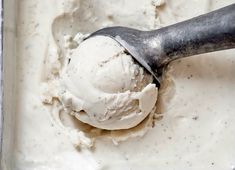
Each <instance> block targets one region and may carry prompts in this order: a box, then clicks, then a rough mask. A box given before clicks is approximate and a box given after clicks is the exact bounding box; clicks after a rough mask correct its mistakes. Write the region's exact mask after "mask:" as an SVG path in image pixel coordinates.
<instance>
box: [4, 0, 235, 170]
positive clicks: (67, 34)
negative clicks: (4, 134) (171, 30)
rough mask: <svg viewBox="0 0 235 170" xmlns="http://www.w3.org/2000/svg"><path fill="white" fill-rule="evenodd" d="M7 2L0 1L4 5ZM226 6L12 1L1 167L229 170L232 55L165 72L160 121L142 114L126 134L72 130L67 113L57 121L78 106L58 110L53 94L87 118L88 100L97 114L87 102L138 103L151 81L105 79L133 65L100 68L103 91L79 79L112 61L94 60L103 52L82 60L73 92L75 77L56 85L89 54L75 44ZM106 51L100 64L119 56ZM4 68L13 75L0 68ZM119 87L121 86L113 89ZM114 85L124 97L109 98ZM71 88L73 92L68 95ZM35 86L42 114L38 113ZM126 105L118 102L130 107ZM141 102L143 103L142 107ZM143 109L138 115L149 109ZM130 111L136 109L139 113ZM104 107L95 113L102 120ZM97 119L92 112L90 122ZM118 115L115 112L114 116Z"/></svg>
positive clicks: (208, 0)
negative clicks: (8, 131)
mask: <svg viewBox="0 0 235 170" xmlns="http://www.w3.org/2000/svg"><path fill="white" fill-rule="evenodd" d="M10 1H11V0H7V1H6V3H5V5H7V3H10ZM234 2H235V1H234V0H226V1H216V0H192V1H188V0H177V1H175V0H165V1H163V0H118V1H117V0H108V1H107V0H50V1H49V0H21V1H20V0H18V1H17V5H18V6H17V10H16V13H17V15H16V16H17V19H16V20H17V29H16V31H17V32H16V33H14V34H13V33H12V31H13V30H14V29H8V28H7V29H6V31H8V33H12V36H13V35H17V39H16V50H17V51H16V57H15V59H16V60H11V61H9V63H12V62H13V61H16V62H17V63H16V69H17V70H16V75H15V82H13V84H14V86H15V88H16V96H15V98H14V99H13V100H9V103H8V105H7V106H8V107H13V104H14V103H15V107H14V108H15V111H16V113H15V114H14V117H15V122H12V124H14V125H15V129H14V136H15V138H14V140H13V141H14V146H13V147H12V149H13V150H14V152H13V154H12V155H10V156H9V160H10V161H11V164H10V165H5V167H6V168H5V169H13V170H33V169H36V170H54V169H55V170H104V169H107V170H120V169H122V170H130V169H135V170H143V169H144V170H155V169H164V170H172V169H175V170H181V169H188V170H195V169H215V170H234V168H235V146H234V143H235V136H234V133H235V124H234V122H235V116H234V113H235V108H234V106H235V100H234V98H235V91H234V84H235V77H234V75H235V57H234V54H235V53H234V52H235V51H234V50H226V51H222V52H215V53H210V54H203V55H199V56H194V57H189V58H185V59H181V60H177V61H174V62H172V63H171V64H170V65H169V69H168V71H167V76H168V79H166V80H167V81H168V80H169V83H168V82H164V81H162V83H163V84H161V88H160V89H159V90H158V99H157V106H160V107H157V109H160V110H159V112H160V113H162V114H161V116H162V119H157V120H156V119H155V117H156V116H158V115H159V114H158V113H156V112H151V113H150V114H149V116H147V117H146V119H145V120H144V121H143V122H146V120H147V122H150V123H149V124H142V122H141V123H140V124H139V125H137V126H136V127H134V128H131V129H128V130H111V131H108V130H100V129H97V128H94V127H92V126H88V125H86V124H85V123H82V122H81V121H79V120H78V119H76V118H75V117H74V115H75V114H74V113H73V115H72V116H70V112H68V113H64V110H66V109H67V108H73V107H72V106H74V107H75V106H78V104H74V105H71V103H70V102H69V100H67V99H65V100H64V99H63V100H62V98H63V97H64V98H65V97H66V95H63V93H62V92H63V89H64V90H66V91H65V92H67V93H68V92H69V93H70V95H72V97H71V99H73V100H76V102H77V100H80V101H79V102H80V103H86V104H83V105H81V106H82V107H81V108H74V109H76V110H80V109H84V111H85V109H86V111H87V110H91V109H93V108H92V107H90V106H89V107H88V105H89V104H94V103H95V100H96V101H97V102H101V104H103V103H102V101H100V100H98V99H96V98H95V97H97V96H101V97H104V94H105V95H107V94H108V95H110V96H111V95H117V94H118V95H120V94H122V93H125V91H128V90H129V91H130V93H132V94H134V93H135V95H133V96H138V95H137V93H138V94H140V95H139V96H144V94H145V90H150V89H154V88H153V87H151V86H153V85H152V83H151V78H150V77H149V76H147V75H145V73H144V72H143V74H139V75H138V76H137V77H138V78H136V79H135V81H136V82H134V80H133V82H131V81H129V80H131V75H133V73H129V76H124V72H123V74H120V73H119V74H118V76H116V75H115V74H116V72H117V71H118V70H119V67H114V66H113V67H112V65H118V64H120V63H121V61H123V62H125V63H126V64H127V65H128V64H130V66H131V67H127V69H126V70H125V71H130V72H131V71H132V70H134V66H135V62H133V61H132V60H131V57H130V56H128V54H123V55H121V56H120V57H119V58H115V60H110V61H109V60H108V61H109V62H107V63H104V64H106V65H107V67H102V69H97V71H96V74H103V73H105V72H107V71H108V70H105V68H108V67H112V69H109V74H108V75H113V77H111V78H114V77H115V78H116V79H114V80H113V81H110V83H107V82H106V80H107V79H106V78H104V77H100V76H92V75H93V74H91V73H90V72H89V71H92V70H95V69H96V67H97V68H98V67H99V65H96V62H94V61H95V60H100V61H103V60H105V57H106V59H108V58H109V57H111V56H112V55H101V53H104V54H107V53H105V52H104V51H106V50H108V49H109V48H107V49H104V48H102V49H103V50H104V51H101V53H98V52H97V55H96V57H94V59H95V60H93V58H92V55H88V56H87V57H89V58H92V59H91V60H90V59H89V64H93V66H94V67H87V66H89V65H86V64H84V65H81V67H82V68H83V69H84V72H81V74H79V75H81V76H83V77H84V78H85V79H86V81H81V82H80V81H79V79H80V78H79V77H78V79H75V78H77V76H76V75H78V72H75V73H77V74H74V75H71V76H74V78H73V79H68V80H69V81H71V82H72V83H68V82H69V81H67V80H66V81H62V80H63V79H66V75H64V74H66V71H68V72H70V69H71V71H72V67H73V65H74V66H76V65H79V63H77V62H78V61H79V60H80V58H79V56H78V55H76V54H78V49H80V48H85V46H86V45H89V44H86V43H91V42H89V41H87V42H86V41H84V42H82V43H81V44H80V46H78V47H76V42H77V43H80V42H81V41H82V39H83V35H86V34H90V33H92V32H94V31H96V30H98V29H101V28H103V27H106V26H117V25H120V26H127V27H132V28H137V29H141V30H151V29H157V28H159V27H162V26H168V25H170V24H174V23H177V22H180V21H183V20H186V19H189V18H192V17H195V16H198V15H201V14H204V13H206V12H210V11H212V10H214V9H218V8H221V7H223V6H226V5H229V4H232V3H234ZM159 5H160V6H159ZM9 9H12V7H10V8H9ZM9 11H10V10H9ZM11 16H12V15H11ZM6 23H7V22H5V24H6ZM9 28H11V27H9ZM75 39H76V42H74V40H75ZM98 39H99V40H100V38H98ZM71 40H72V41H71ZM91 41H92V40H91ZM97 41H98V40H97ZM108 41H109V40H108ZM70 42H71V43H70ZM102 42H103V40H102ZM102 42H101V43H102ZM83 43H85V44H83ZM112 43H113V42H112ZM82 44H83V45H82ZM93 45H94V44H93ZM97 45H98V44H97ZM89 46H90V45H89ZM115 46H116V45H115V43H114V44H113V50H110V52H109V54H110V53H111V54H114V52H116V53H118V52H120V51H122V50H123V49H122V48H121V47H115ZM9 47H11V43H9ZM95 48H96V47H95ZM95 48H90V47H89V48H88V49H86V51H84V52H85V53H86V54H93V53H94V51H92V50H91V49H95ZM97 50H98V48H97ZM98 54H99V55H100V57H99V55H98ZM125 56H126V57H125ZM75 57H76V58H75ZM124 57H125V58H126V59H124ZM69 59H71V60H70V61H69ZM7 60H10V58H7ZM81 60H83V58H82V59H81ZM86 61H87V62H88V60H86ZM105 61H106V60H105ZM68 63H69V64H68ZM6 68H10V69H13V68H15V67H11V66H5V69H6ZM76 68H79V67H76ZM79 69H80V68H79ZM136 70H138V71H140V72H141V70H142V69H141V67H138V68H136ZM82 71H83V70H82ZM85 71H86V73H85ZM83 73H84V75H83ZM85 74H86V75H85ZM104 75H107V74H104ZM114 75H115V76H114ZM134 75H135V74H134ZM141 75H142V76H144V77H145V78H143V80H145V81H141V80H140V79H139V77H140V76H141ZM124 77H125V81H123V80H122V81H118V80H119V79H122V78H124ZM9 78H10V77H9ZM12 79H13V77H12ZM104 80H105V81H104ZM66 82H67V83H66ZM111 82H112V83H113V82H115V84H114V83H113V84H111ZM124 82H125V83H126V84H125V86H124V91H120V93H117V92H118V91H119V88H121V87H122V85H123V84H122V83H124ZM62 83H64V85H62ZM80 83H81V84H80ZM164 83H166V84H165V85H164ZM134 84H139V86H138V87H140V89H138V90H137V89H136V90H133V88H134ZM44 85H45V86H44ZM72 85H73V86H76V87H70V86H72ZM110 85H112V86H110ZM42 86H43V89H44V91H45V93H43V94H44V95H43V96H44V97H45V98H44V99H45V100H44V101H45V102H46V104H44V103H42V98H41V97H42V95H41V94H42V90H41V89H42ZM82 86H86V87H84V88H85V89H88V86H90V89H92V90H89V91H88V90H85V89H83V90H82V91H79V90H76V89H77V88H78V87H80V88H82ZM45 89H46V90H45ZM79 93H86V94H87V95H81V94H79ZM95 93H96V94H95ZM155 93H156V92H155ZM88 94H89V95H88ZM97 94H98V95H97ZM92 96H93V97H92ZM145 96H147V95H145ZM88 97H89V100H87V99H88ZM91 99H92V100H91ZM129 99H132V98H129ZM129 99H128V98H127V100H128V101H131V100H129ZM14 101H15V102H14ZM87 101H89V102H87ZM139 101H140V100H139ZM143 101H146V102H149V99H148V100H143ZM74 102H75V101H74ZM76 102H75V103H76ZM113 103H114V100H113V101H110V103H109V104H110V106H112V107H113V106H115V105H112V104H113ZM67 104H68V105H67ZM125 104H126V103H125ZM85 105H86V108H85ZM144 105H145V106H148V105H149V103H148V104H144ZM107 106H108V105H105V107H107ZM136 106H138V107H139V106H140V104H139V105H136ZM105 107H103V106H102V107H100V108H101V110H102V109H104V108H105ZM115 107H116V106H115ZM141 107H142V106H140V107H139V108H141ZM154 107H156V105H155V106H154ZM149 109H150V106H149ZM91 113H92V112H89V114H91ZM101 113H102V111H100V112H99V114H101ZM119 113H120V112H119ZM119 113H118V112H116V114H117V115H118V114H119ZM145 113H147V112H145ZM6 114H7V115H8V114H9V112H6ZM54 115H57V117H55V116H54ZM86 115H87V116H85V117H84V119H85V120H86V121H94V122H95V121H96V119H90V118H89V115H88V112H87V114H86ZM119 116H121V115H119ZM122 116H123V115H122ZM151 116H152V117H153V120H152V117H151ZM117 117H118V116H117ZM57 120H59V121H57ZM81 120H82V119H81ZM115 122H116V121H115ZM92 123H93V122H92ZM103 123H104V122H103ZM103 123H102V124H100V122H99V125H100V126H101V125H102V126H104V124H103ZM110 123H111V122H110ZM152 123H155V126H152V125H153V124H152ZM12 124H9V125H8V124H7V128H9V127H12ZM85 125H86V126H85ZM106 125H107V124H106ZM125 125H126V124H125ZM110 126H111V125H110ZM113 126H114V125H113ZM118 126H120V124H119V125H118ZM115 127H117V124H116V125H115ZM137 131H138V134H137V133H136V132H137ZM123 133H125V136H124V137H125V139H124V138H122V139H124V140H123V141H121V142H119V141H118V142H116V141H115V140H116V138H114V137H113V136H114V134H115V137H116V136H117V137H120V136H122V135H123ZM93 134H95V135H96V136H95V139H94V140H95V141H94V142H95V143H94V146H95V147H94V148H90V147H86V146H91V145H92V141H93V136H92V135H93ZM107 137H108V138H107ZM74 143H75V144H76V145H74ZM81 146H82V147H81ZM83 146H84V147H83ZM3 163H5V162H3Z"/></svg>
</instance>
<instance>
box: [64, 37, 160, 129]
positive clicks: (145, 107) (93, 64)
mask: <svg viewBox="0 0 235 170" xmlns="http://www.w3.org/2000/svg"><path fill="white" fill-rule="evenodd" d="M69 58H70V62H69V64H68V65H67V67H66V68H65V70H64V72H63V73H62V76H61V77H62V78H61V79H62V80H61V87H62V89H63V90H62V91H61V93H60V100H61V102H62V104H63V105H64V107H65V108H66V109H68V110H70V111H72V112H73V113H74V115H75V117H76V118H77V119H79V120H80V121H82V122H84V123H87V124H90V125H92V126H95V127H97V128H101V129H109V130H115V129H128V128H131V127H134V126H136V125H137V124H139V123H140V122H141V121H142V120H144V119H145V118H146V116H147V115H148V114H149V113H150V112H151V111H152V110H153V109H154V106H155V103H156V100H157V92H158V89H157V87H156V85H155V84H153V83H152V81H153V77H152V76H151V75H150V74H149V73H147V72H146V71H145V70H144V69H143V68H142V67H141V66H140V65H139V64H138V63H136V62H135V61H134V59H133V58H132V56H131V55H129V54H127V53H126V52H125V49H124V48H123V47H122V46H121V45H119V43H117V42H116V41H115V40H113V39H111V38H109V37H105V36H96V37H93V38H89V39H87V40H85V41H84V42H82V43H81V44H80V45H79V46H78V47H77V48H76V49H74V50H73V51H72V52H71V54H70V56H69Z"/></svg>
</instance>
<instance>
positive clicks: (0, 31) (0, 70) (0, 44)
mask: <svg viewBox="0 0 235 170" xmlns="http://www.w3.org/2000/svg"><path fill="white" fill-rule="evenodd" d="M3 1H4V0H0V167H1V161H2V147H3V146H2V142H3V120H4V117H3V16H4V14H3Z"/></svg>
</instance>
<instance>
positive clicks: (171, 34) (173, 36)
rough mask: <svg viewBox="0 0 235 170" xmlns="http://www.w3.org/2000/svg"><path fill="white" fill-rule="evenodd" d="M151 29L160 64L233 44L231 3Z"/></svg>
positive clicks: (234, 20) (234, 16) (234, 28)
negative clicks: (187, 18)
mask: <svg viewBox="0 0 235 170" xmlns="http://www.w3.org/2000/svg"><path fill="white" fill-rule="evenodd" d="M152 33H153V34H155V36H158V39H159V38H160V41H161V53H162V54H161V57H162V61H161V62H162V63H161V64H164V63H167V62H170V61H171V60H174V59H177V58H182V57H188V56H192V55H196V54H202V53H208V52H212V51H219V50H225V49H230V48H235V4H232V5H229V6H227V7H224V8H221V9H218V10H215V11H213V12H210V13H207V14H205V15H201V16H198V17H195V18H192V19H190V20H187V21H184V22H180V23H177V24H174V25H171V26H168V27H164V28H161V29H159V30H157V31H153V32H152ZM159 36H160V37H159Z"/></svg>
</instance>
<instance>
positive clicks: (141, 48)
mask: <svg viewBox="0 0 235 170" xmlns="http://www.w3.org/2000/svg"><path fill="white" fill-rule="evenodd" d="M96 35H104V36H109V37H111V38H113V39H114V40H116V41H117V42H119V43H120V44H121V45H122V46H123V47H124V48H125V49H126V50H127V52H128V53H130V54H131V55H132V56H133V57H134V58H135V59H136V60H137V61H138V62H139V63H140V64H141V65H142V66H143V67H144V68H146V69H147V70H148V71H149V72H150V73H151V74H152V75H153V76H154V77H155V79H156V80H157V85H160V78H161V72H162V68H164V66H165V65H166V64H167V63H169V62H170V61H172V60H175V59H178V58H183V57H188V56H192V55H196V54H202V53H208V52H212V51H218V50H225V49H230V48H235V4H232V5H230V6H227V7H224V8H221V9H218V10H215V11H213V12H210V13H207V14H205V15H201V16H198V17H195V18H192V19H190V20H187V21H183V22H180V23H177V24H174V25H171V26H167V27H164V28H160V29H157V30H153V31H140V30H136V29H132V28H127V27H108V28H103V29H101V30H98V31H96V32H94V33H92V34H91V35H90V36H89V37H93V36H96ZM89 37H88V38H89Z"/></svg>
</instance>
